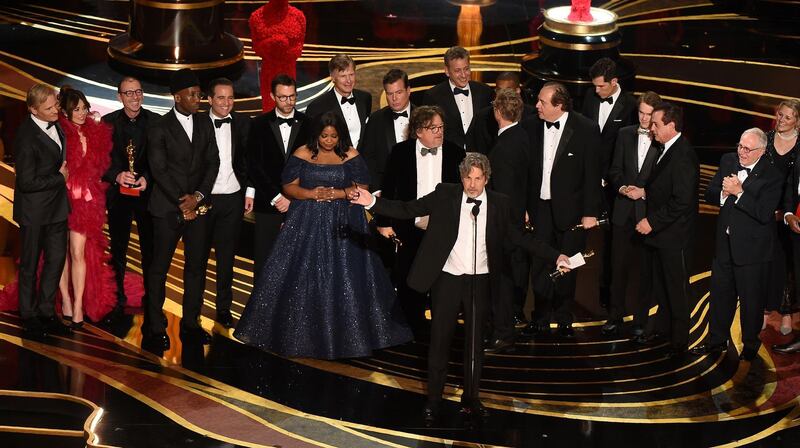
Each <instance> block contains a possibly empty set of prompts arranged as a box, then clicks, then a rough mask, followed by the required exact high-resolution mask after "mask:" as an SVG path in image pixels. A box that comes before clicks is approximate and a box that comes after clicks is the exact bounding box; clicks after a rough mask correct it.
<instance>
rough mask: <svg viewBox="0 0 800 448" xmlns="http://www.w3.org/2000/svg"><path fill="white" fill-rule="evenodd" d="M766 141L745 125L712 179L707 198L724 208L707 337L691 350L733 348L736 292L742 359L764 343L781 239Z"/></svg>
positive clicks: (777, 191) (778, 190)
mask: <svg viewBox="0 0 800 448" xmlns="http://www.w3.org/2000/svg"><path fill="white" fill-rule="evenodd" d="M766 147H767V136H766V134H764V132H763V131H762V130H761V129H758V128H752V129H748V130H746V131H744V133H743V134H742V136H741V137H740V138H739V144H738V146H737V152H736V153H728V154H724V155H723V156H722V158H721V159H720V161H719V170H717V173H716V174H715V175H714V178H713V179H711V182H710V183H709V184H708V189H707V190H706V202H708V203H709V204H711V205H718V206H719V207H720V211H719V218H717V236H716V251H715V253H714V260H713V262H712V264H711V296H710V297H709V303H710V306H711V309H710V313H709V316H710V319H709V320H710V325H709V337H708V339H707V340H706V342H705V343H704V344H701V345H698V346H697V347H694V348H693V349H692V350H691V353H692V354H694V355H708V354H710V355H718V354H719V353H721V352H723V351H725V350H727V349H728V348H729V342H730V339H731V335H730V328H731V323H732V322H733V316H734V314H735V313H736V301H737V297H738V301H739V305H740V306H739V313H740V314H739V321H740V323H741V328H742V342H743V345H744V347H743V349H742V353H741V355H740V356H739V359H741V360H744V361H752V360H753V359H754V358H755V357H756V355H757V354H758V349H759V347H761V340H760V339H759V337H758V334H759V333H760V332H761V323H762V315H763V310H764V306H765V302H766V294H765V291H766V288H765V287H766V282H767V281H768V278H769V277H768V272H769V266H770V262H771V261H772V255H773V250H772V246H773V244H777V240H776V228H775V209H776V208H777V206H778V202H779V201H780V199H781V194H782V193H783V191H782V188H783V179H782V178H781V175H780V173H779V171H778V170H777V169H776V168H775V167H774V166H773V165H772V164H771V163H770V160H769V158H768V157H763V156H764V152H765V151H766ZM730 346H732V345H730ZM734 350H735V349H734Z"/></svg>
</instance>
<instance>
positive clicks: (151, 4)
mask: <svg viewBox="0 0 800 448" xmlns="http://www.w3.org/2000/svg"><path fill="white" fill-rule="evenodd" d="M133 3H135V4H137V5H140V6H146V7H148V8H153V9H168V10H173V11H187V10H191V9H206V8H213V7H215V6H217V5H219V4H222V3H225V0H207V1H204V2H198V3H167V2H158V1H154V0H133Z"/></svg>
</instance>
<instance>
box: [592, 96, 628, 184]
mask: <svg viewBox="0 0 800 448" xmlns="http://www.w3.org/2000/svg"><path fill="white" fill-rule="evenodd" d="M581 113H582V114H583V115H584V116H585V117H586V118H588V119H590V120H592V122H594V123H595V124H597V119H598V117H599V116H600V97H599V96H597V94H596V93H594V92H593V91H592V92H587V94H586V97H585V98H584V100H583V108H582V109H581ZM637 114H638V110H637V106H636V98H635V97H634V96H633V95H631V94H630V93H628V92H625V91H623V92H621V93H620V94H619V97H618V98H617V101H616V102H614V104H613V105H612V106H611V113H609V114H608V120H606V124H605V126H603V130H602V131H601V133H600V148H599V149H600V151H601V156H600V169H601V170H602V171H601V173H600V175H601V176H602V177H603V179H608V178H607V177H606V175H607V172H608V168H609V166H610V165H611V160H612V158H613V154H614V148H615V147H616V142H617V134H618V133H619V130H620V129H621V128H623V127H625V126H630V125H632V124H639V118H638V116H637ZM598 127H599V125H598Z"/></svg>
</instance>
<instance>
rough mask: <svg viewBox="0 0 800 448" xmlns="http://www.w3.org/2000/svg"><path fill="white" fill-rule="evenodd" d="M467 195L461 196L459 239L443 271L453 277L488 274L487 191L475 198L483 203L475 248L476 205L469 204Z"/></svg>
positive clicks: (477, 226) (479, 214) (479, 215)
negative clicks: (474, 212) (474, 264)
mask: <svg viewBox="0 0 800 448" xmlns="http://www.w3.org/2000/svg"><path fill="white" fill-rule="evenodd" d="M467 197H468V196H467V194H466V193H462V194H461V211H460V212H459V216H458V237H457V238H456V243H455V244H454V245H453V249H452V250H451V251H450V255H449V256H448V257H447V261H446V262H445V263H444V268H442V271H444V272H447V273H448V274H452V275H464V274H488V273H489V256H488V254H487V252H486V214H487V213H486V211H487V210H488V208H487V201H486V190H483V192H481V194H480V195H479V196H478V197H477V198H475V199H478V200H479V201H481V205H480V212H479V213H478V222H477V225H476V226H475V227H476V229H475V230H476V231H477V234H478V238H477V247H474V243H475V240H474V238H475V237H474V234H473V228H472V226H473V221H474V218H473V216H472V208H473V207H474V205H475V204H470V203H467ZM473 254H476V269H475V271H474V272H473V265H472V257H473Z"/></svg>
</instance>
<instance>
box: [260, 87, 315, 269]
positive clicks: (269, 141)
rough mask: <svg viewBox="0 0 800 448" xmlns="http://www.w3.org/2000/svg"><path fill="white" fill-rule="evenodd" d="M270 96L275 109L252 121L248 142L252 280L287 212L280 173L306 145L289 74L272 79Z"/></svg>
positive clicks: (302, 118) (304, 125) (303, 117)
mask: <svg viewBox="0 0 800 448" xmlns="http://www.w3.org/2000/svg"><path fill="white" fill-rule="evenodd" d="M270 95H271V96H272V99H273V101H275V109H273V110H271V111H269V112H267V113H265V114H263V115H260V116H258V117H256V118H254V119H253V121H252V123H251V126H250V136H249V137H248V139H247V157H246V159H247V174H248V177H249V179H250V183H251V185H252V188H248V193H247V195H248V196H249V197H251V198H252V197H254V203H253V212H254V213H255V219H256V223H255V226H254V230H253V244H254V246H255V247H254V249H253V258H254V260H253V261H254V264H255V270H254V271H253V272H254V277H258V275H259V274H260V273H261V267H262V266H263V265H264V261H266V259H267V257H268V256H269V253H270V251H271V250H272V245H273V244H274V243H275V238H277V237H278V231H279V230H280V228H281V224H282V223H283V214H284V213H286V211H287V210H289V199H288V198H286V197H284V196H283V195H282V194H281V188H282V183H281V173H282V172H283V166H284V165H285V164H286V161H287V160H288V159H289V157H290V156H291V155H292V153H293V152H294V150H295V149H297V148H299V147H300V146H302V145H304V144H306V139H307V138H308V135H307V133H308V131H307V126H308V122H307V116H306V115H305V114H304V113H302V112H300V111H298V110H297V109H295V104H296V103H297V85H296V84H295V80H294V79H292V78H291V77H290V76H288V75H283V74H281V75H278V76H276V77H275V78H273V79H272V84H271V90H270Z"/></svg>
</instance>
